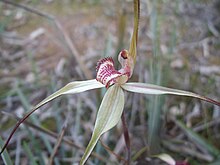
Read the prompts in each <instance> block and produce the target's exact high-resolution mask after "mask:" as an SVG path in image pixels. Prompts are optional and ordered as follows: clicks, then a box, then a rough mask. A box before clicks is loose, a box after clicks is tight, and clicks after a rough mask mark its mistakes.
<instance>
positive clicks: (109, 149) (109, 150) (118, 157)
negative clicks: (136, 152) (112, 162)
mask: <svg viewBox="0 0 220 165" xmlns="http://www.w3.org/2000/svg"><path fill="white" fill-rule="evenodd" d="M99 141H100V142H101V145H102V146H103V147H104V148H105V149H106V150H107V151H108V152H110V153H111V154H113V155H114V156H115V157H116V158H117V159H119V160H122V161H124V162H126V160H125V159H124V158H123V157H121V156H120V155H118V154H116V153H115V152H114V151H112V150H111V148H109V147H108V146H107V145H106V144H105V143H104V142H103V141H102V140H101V139H100V140H99Z"/></svg>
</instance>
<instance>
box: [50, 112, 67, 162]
mask: <svg viewBox="0 0 220 165" xmlns="http://www.w3.org/2000/svg"><path fill="white" fill-rule="evenodd" d="M68 114H69V113H68ZM68 116H69V115H67V118H66V120H65V122H64V124H63V128H62V130H61V132H60V135H59V137H58V139H57V143H56V145H55V146H54V149H53V152H52V154H51V155H50V158H49V163H48V165H53V160H54V157H55V155H56V153H57V151H58V148H59V146H60V144H61V142H62V140H63V136H64V133H65V131H66V129H67V123H68V119H69V117H68Z"/></svg>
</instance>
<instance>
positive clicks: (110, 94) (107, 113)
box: [80, 84, 124, 165]
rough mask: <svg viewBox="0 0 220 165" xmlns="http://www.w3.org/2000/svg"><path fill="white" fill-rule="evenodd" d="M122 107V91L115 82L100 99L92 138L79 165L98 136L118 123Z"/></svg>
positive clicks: (86, 157)
mask: <svg viewBox="0 0 220 165" xmlns="http://www.w3.org/2000/svg"><path fill="white" fill-rule="evenodd" d="M123 108H124V92H123V90H122V89H121V87H120V86H118V85H116V84H115V85H113V86H111V87H110V88H109V89H108V90H107V92H106V94H105V96H104V98H103V100H102V103H101V105H100V108H99V111H98V114H97V118H96V122H95V127H94V131H93V134H92V138H91V139H90V142H89V144H88V146H87V148H86V151H85V153H84V155H83V157H82V159H81V161H80V164H81V165H83V164H84V163H85V162H86V160H87V159H88V157H89V155H90V154H91V152H92V150H93V149H94V147H95V145H96V143H97V142H98V140H99V138H100V136H101V135H102V134H103V133H105V132H106V131H108V130H109V129H111V128H112V127H114V126H115V125H116V124H117V123H118V121H119V120H120V118H121V115H122V111H123Z"/></svg>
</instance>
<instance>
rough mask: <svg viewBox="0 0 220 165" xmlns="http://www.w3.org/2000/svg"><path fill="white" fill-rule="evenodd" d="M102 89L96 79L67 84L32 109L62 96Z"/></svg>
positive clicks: (101, 85)
mask: <svg viewBox="0 0 220 165" xmlns="http://www.w3.org/2000/svg"><path fill="white" fill-rule="evenodd" d="M102 87H105V86H104V85H103V84H101V83H100V82H98V81H97V80H96V79H92V80H87V81H74V82H71V83H68V84H67V85H66V86H64V87H63V88H61V89H59V90H58V91H57V92H55V93H53V94H52V95H50V96H48V97H47V98H46V99H44V100H43V101H41V102H40V103H39V104H37V105H36V106H35V107H34V109H37V108H39V107H41V106H42V105H44V104H46V103H48V102H49V101H51V100H53V99H55V98H57V97H59V96H61V95H64V94H75V93H80V92H84V91H88V90H91V89H97V88H102Z"/></svg>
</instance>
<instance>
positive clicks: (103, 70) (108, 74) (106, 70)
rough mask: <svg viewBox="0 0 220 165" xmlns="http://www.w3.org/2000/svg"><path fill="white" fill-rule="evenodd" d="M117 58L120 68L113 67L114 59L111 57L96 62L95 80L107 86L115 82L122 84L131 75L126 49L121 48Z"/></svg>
mask: <svg viewBox="0 0 220 165" xmlns="http://www.w3.org/2000/svg"><path fill="white" fill-rule="evenodd" d="M118 60H119V62H120V63H121V65H122V68H121V69H120V70H116V69H115V67H114V61H113V59H112V58H111V57H106V58H104V59H101V60H99V61H98V62H97V66H96V72H97V75H96V80H97V81H99V82H101V83H102V84H104V85H105V86H106V88H108V87H109V86H111V85H113V84H115V83H117V84H124V83H126V82H127V81H128V79H129V78H130V77H131V73H132V71H131V67H130V62H129V56H128V51H127V50H122V51H121V52H120V53H119V56H118Z"/></svg>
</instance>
